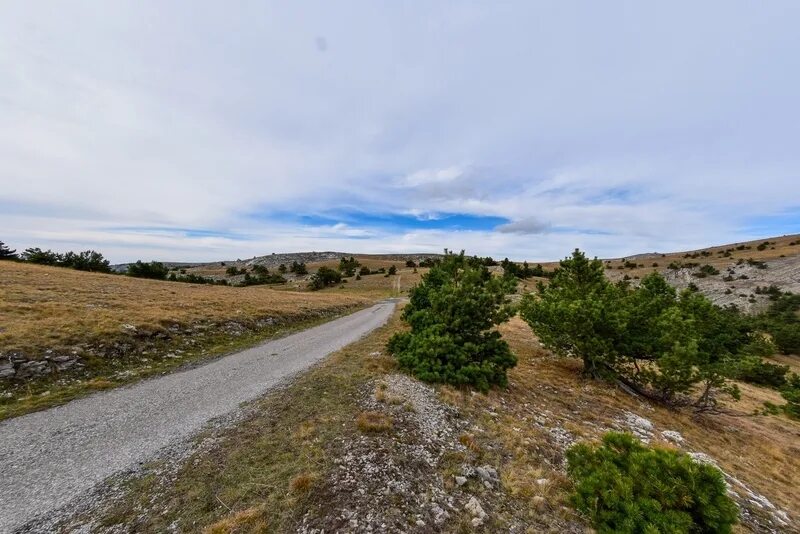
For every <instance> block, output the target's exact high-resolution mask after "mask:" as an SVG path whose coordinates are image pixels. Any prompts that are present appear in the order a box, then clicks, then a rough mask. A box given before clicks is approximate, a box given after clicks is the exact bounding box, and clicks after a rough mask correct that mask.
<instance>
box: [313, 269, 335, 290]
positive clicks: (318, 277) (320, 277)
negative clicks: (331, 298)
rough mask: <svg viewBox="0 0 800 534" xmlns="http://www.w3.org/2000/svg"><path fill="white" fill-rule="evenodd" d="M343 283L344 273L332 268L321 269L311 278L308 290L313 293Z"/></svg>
mask: <svg viewBox="0 0 800 534" xmlns="http://www.w3.org/2000/svg"><path fill="white" fill-rule="evenodd" d="M341 281H342V273H340V272H339V271H337V270H336V269H331V268H330V267H320V268H319V269H318V270H317V272H316V273H314V274H313V275H312V276H311V280H310V281H309V283H308V288H309V289H311V290H312V291H317V290H319V289H323V288H326V287H328V286H332V285H335V284H338V283H339V282H341Z"/></svg>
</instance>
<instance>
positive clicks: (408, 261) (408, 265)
mask: <svg viewBox="0 0 800 534" xmlns="http://www.w3.org/2000/svg"><path fill="white" fill-rule="evenodd" d="M416 266H417V264H416V263H414V260H411V259H408V260H406V267H409V268H411V267H416Z"/></svg>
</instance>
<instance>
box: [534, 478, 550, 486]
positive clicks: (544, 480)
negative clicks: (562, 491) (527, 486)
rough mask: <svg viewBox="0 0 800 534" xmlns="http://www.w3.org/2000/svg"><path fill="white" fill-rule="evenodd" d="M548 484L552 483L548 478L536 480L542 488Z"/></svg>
mask: <svg viewBox="0 0 800 534" xmlns="http://www.w3.org/2000/svg"><path fill="white" fill-rule="evenodd" d="M548 482H550V480H549V479H547V478H537V479H536V483H537V484H538V485H540V486H544V485H545V484H547V483H548Z"/></svg>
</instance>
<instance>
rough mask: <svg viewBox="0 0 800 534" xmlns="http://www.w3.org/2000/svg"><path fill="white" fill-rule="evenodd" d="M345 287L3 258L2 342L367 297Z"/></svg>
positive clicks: (33, 349) (45, 340)
mask: <svg viewBox="0 0 800 534" xmlns="http://www.w3.org/2000/svg"><path fill="white" fill-rule="evenodd" d="M367 302H369V299H368V298H367V297H365V296H360V295H354V294H343V293H341V292H333V291H323V292H316V293H311V292H288V291H275V290H273V289H271V288H269V287H267V286H251V287H243V288H238V287H224V286H210V285H195V284H182V283H175V282H162V281H155V280H143V279H137V278H129V277H126V276H119V275H108V274H95V273H85V272H81V271H74V270H71V269H63V268H56V267H44V266H40V265H30V264H25V263H13V262H0V316H2V318H3V321H2V331H0V347H2V350H3V352H6V351H12V350H20V351H25V352H27V353H30V354H33V355H35V354H37V353H38V352H39V351H41V350H44V349H59V348H65V347H70V346H71V345H72V344H74V343H79V342H83V341H86V340H89V339H95V338H103V337H106V336H115V335H118V334H120V333H124V332H125V331H126V330H130V328H129V327H125V325H131V326H133V327H135V328H136V329H137V330H141V331H149V332H156V331H160V330H164V329H167V328H168V327H170V326H172V325H186V324H191V323H196V322H201V321H205V322H215V321H228V320H255V319H259V318H265V317H275V318H287V319H288V318H301V317H310V316H313V315H316V314H318V313H319V312H328V311H335V310H341V309H342V308H347V307H353V306H359V305H364V304H366V303H367Z"/></svg>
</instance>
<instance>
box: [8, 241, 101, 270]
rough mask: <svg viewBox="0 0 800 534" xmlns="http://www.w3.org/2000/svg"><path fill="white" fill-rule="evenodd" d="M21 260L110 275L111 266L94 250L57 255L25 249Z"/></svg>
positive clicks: (46, 251) (38, 249)
mask: <svg viewBox="0 0 800 534" xmlns="http://www.w3.org/2000/svg"><path fill="white" fill-rule="evenodd" d="M22 259H23V260H24V261H27V262H30V263H37V264H39V265H53V266H56V267H70V268H72V269H77V270H79V271H91V272H100V273H110V272H111V265H110V264H109V261H108V260H107V259H105V258H104V257H103V255H102V254H101V253H99V252H97V251H94V250H84V251H83V252H78V253H75V252H72V251H70V252H66V253H64V254H59V253H58V252H53V251H52V250H42V249H40V248H38V247H36V248H28V249H25V252H23V253H22Z"/></svg>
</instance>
